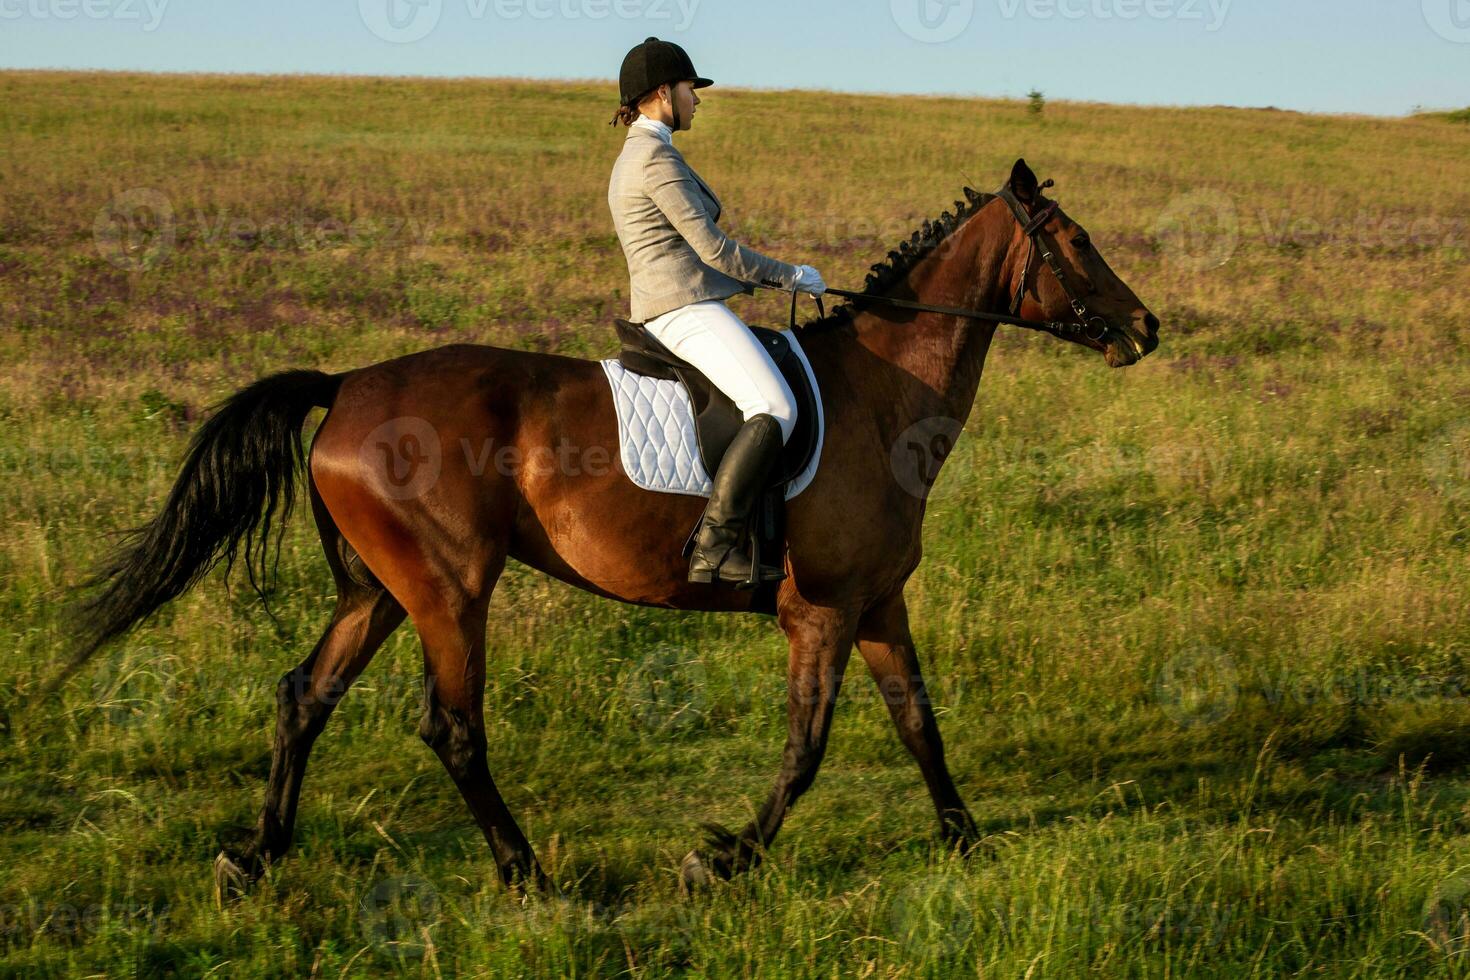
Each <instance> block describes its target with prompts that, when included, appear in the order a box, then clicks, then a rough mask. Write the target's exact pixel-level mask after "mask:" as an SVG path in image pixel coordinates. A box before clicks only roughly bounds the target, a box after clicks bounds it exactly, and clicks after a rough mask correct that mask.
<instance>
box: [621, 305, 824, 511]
mask: <svg viewBox="0 0 1470 980" xmlns="http://www.w3.org/2000/svg"><path fill="white" fill-rule="evenodd" d="M785 333H786V338H787V339H788V340H790V341H791V349H792V350H793V351H794V352H795V353H796V356H797V357H798V358H800V360H801V366H802V368H803V369H804V370H805V371H806V376H807V379H808V380H809V381H810V382H811V386H812V393H813V394H814V395H815V396H816V398H815V401H816V405H817V420H816V421H817V448H816V451H815V452H813V453H812V458H811V462H809V463H807V465H806V468H805V469H803V470H802V471H801V472H800V473H798V474H797V475H796V478H795V479H793V480H792V481H791V482H790V483H788V484H787V485H786V499H787V500H790V499H791V498H792V497H795V496H796V495H797V494H799V493H801V492H802V491H803V490H805V489H806V488H807V487H808V486H809V485H810V484H811V482H812V478H813V477H814V476H816V474H817V466H818V465H819V464H820V463H821V461H822V439H823V436H824V435H825V430H826V420H825V418H824V417H823V415H822V395H821V392H820V391H819V390H818V388H817V378H816V375H815V374H813V373H812V365H811V362H810V361H808V360H807V359H806V351H804V350H802V349H801V344H800V343H799V342H798V341H797V339H796V335H795V334H794V333H791V332H790V331H786V332H785ZM602 369H603V371H605V372H607V380H608V384H610V385H612V395H613V403H614V404H616V405H617V409H618V443H619V445H620V446H621V447H622V460H623V469H624V470H625V471H626V472H627V474H628V478H629V479H631V480H632V481H633V482H634V483H635V484H637V485H638V486H640V487H642V488H643V489H645V490H656V491H659V492H661V493H682V494H687V495H689V496H692V497H708V496H709V495H710V492H711V490H712V489H713V486H712V484H711V483H710V477H709V474H708V473H706V472H705V469H704V462H703V460H701V459H700V458H699V436H698V435H697V434H696V433H695V431H694V405H693V403H692V402H690V400H689V392H688V391H686V390H685V388H684V386H683V385H681V384H679V383H678V382H677V381H660V380H657V379H655V378H647V377H644V376H643V375H641V374H634V373H633V372H631V371H629V370H627V369H626V368H624V367H623V365H622V364H620V363H619V362H618V361H617V359H616V358H614V359H612V360H607V361H603V362H602Z"/></svg>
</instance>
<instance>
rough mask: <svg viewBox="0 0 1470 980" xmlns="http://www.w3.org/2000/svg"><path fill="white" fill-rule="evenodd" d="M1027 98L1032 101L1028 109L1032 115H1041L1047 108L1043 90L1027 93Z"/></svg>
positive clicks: (1033, 90)
mask: <svg viewBox="0 0 1470 980" xmlns="http://www.w3.org/2000/svg"><path fill="white" fill-rule="evenodd" d="M1026 98H1028V99H1030V100H1031V102H1030V105H1028V106H1027V107H1026V108H1027V110H1028V111H1029V112H1030V113H1031V115H1033V116H1039V115H1041V113H1042V110H1044V109H1045V108H1046V96H1045V95H1044V94H1042V91H1041V89H1036V88H1034V89H1032V90H1031V91H1029V92H1027V93H1026Z"/></svg>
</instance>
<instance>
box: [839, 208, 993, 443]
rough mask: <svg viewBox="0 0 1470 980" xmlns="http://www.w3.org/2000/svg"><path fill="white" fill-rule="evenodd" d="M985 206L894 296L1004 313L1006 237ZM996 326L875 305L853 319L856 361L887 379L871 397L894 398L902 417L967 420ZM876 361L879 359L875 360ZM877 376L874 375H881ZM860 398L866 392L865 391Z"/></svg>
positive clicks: (859, 368) (856, 368)
mask: <svg viewBox="0 0 1470 980" xmlns="http://www.w3.org/2000/svg"><path fill="white" fill-rule="evenodd" d="M991 218H992V216H990V215H987V214H986V213H985V211H982V212H980V213H979V214H977V215H975V216H974V217H973V218H971V219H970V220H969V221H967V222H966V223H965V225H964V226H963V227H961V228H959V229H957V230H956V231H955V232H954V233H953V235H951V238H950V240H949V241H946V242H945V243H944V244H943V245H942V246H940V247H939V248H937V249H935V251H934V252H933V253H931V254H930V255H929V256H928V257H926V258H925V259H924V260H923V261H922V262H920V263H919V264H918V265H917V266H915V267H914V269H913V270H912V271H911V272H910V273H909V275H908V276H907V278H906V280H905V282H903V283H901V284H898V285H896V286H894V287H893V288H892V289H891V290H890V291H889V294H890V295H893V296H895V297H899V298H905V299H917V300H918V301H919V302H921V303H927V304H930V305H938V306H957V307H965V308H969V309H980V310H985V311H992V310H995V311H998V307H999V306H1002V305H1004V302H1005V300H1004V296H1005V292H1006V290H1005V288H1004V285H1003V284H1004V276H1005V266H1006V261H1007V254H1006V253H1007V251H1008V250H1007V247H1006V245H1007V242H1005V241H1003V240H1002V239H1001V238H1000V237H999V234H998V232H999V229H997V228H995V227H992V226H991V223H990V222H991ZM994 332H995V331H994V328H993V326H991V325H988V324H984V323H980V322H977V321H974V320H969V319H965V318H961V317H953V316H945V315H943V314H937V313H910V312H905V311H903V310H898V309H893V308H885V307H882V306H872V307H870V308H869V309H867V310H865V311H864V312H862V313H859V314H857V315H856V316H855V317H854V319H853V326H852V335H851V339H855V340H856V341H857V343H856V345H854V347H855V348H859V349H854V350H852V351H851V355H852V358H853V361H852V363H851V365H850V367H851V370H852V372H853V373H854V374H856V375H858V376H861V375H862V374H863V373H867V374H869V375H873V374H877V373H882V374H885V375H887V376H888V383H887V384H884V385H882V387H883V388H884V389H885V390H884V391H882V392H881V393H880V392H877V391H874V392H871V393H870V394H869V397H872V396H877V397H886V398H889V399H893V400H896V401H897V402H898V404H897V405H894V406H892V407H893V408H895V409H897V414H898V415H899V416H903V417H909V416H911V417H912V419H911V421H916V420H917V419H920V418H927V417H931V416H936V415H945V416H947V417H949V418H953V419H957V420H959V421H961V422H963V421H964V419H965V418H967V417H968V416H969V414H970V408H971V406H972V405H973V404H974V401H975V393H976V391H977V390H978V389H979V387H980V375H981V372H982V371H983V369H984V367H985V355H986V353H987V352H988V351H989V349H990V341H991V337H992V336H993V335H994ZM875 357H876V358H877V359H878V363H875V362H874V361H873V358H875ZM875 381H876V378H875ZM856 394H857V397H858V398H863V397H864V395H865V392H864V391H863V390H862V389H861V388H859V390H858V391H857V392H856Z"/></svg>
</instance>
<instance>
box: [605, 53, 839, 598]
mask: <svg viewBox="0 0 1470 980" xmlns="http://www.w3.org/2000/svg"><path fill="white" fill-rule="evenodd" d="M619 81H620V90H621V94H622V100H623V101H622V105H621V106H620V107H619V109H618V112H617V115H616V116H614V118H613V125H617V124H618V123H619V122H621V123H623V125H625V126H627V127H628V128H629V132H628V136H627V139H626V140H625V141H624V143H623V152H622V154H621V155H620V156H619V157H618V161H617V163H616V165H614V167H613V172H612V181H611V183H610V184H609V186H608V192H607V203H608V206H609V207H610V208H611V209H612V216H613V224H614V226H616V228H617V232H618V240H619V241H620V242H621V243H622V246H623V252H624V254H625V255H626V256H627V259H628V273H629V276H630V278H631V280H632V301H633V319H634V320H635V321H640V322H642V323H643V325H644V328H645V329H647V330H648V332H649V333H651V334H653V336H654V337H655V338H657V339H658V341H659V342H660V343H662V344H663V345H664V346H665V347H667V348H668V349H669V350H671V351H673V352H674V353H675V354H676V355H678V356H679V357H681V358H683V359H684V360H686V361H688V362H689V363H690V364H692V365H694V366H695V367H696V368H698V369H699V370H700V371H702V372H704V374H705V375H706V376H708V378H709V380H710V382H711V383H712V384H714V385H715V386H716V387H717V388H719V389H720V390H721V391H723V392H724V393H725V394H726V395H728V396H729V398H730V400H731V401H732V402H734V403H735V405H736V406H737V407H738V408H739V409H740V411H741V414H742V415H743V416H744V419H745V422H744V424H743V425H742V426H741V428H740V430H739V432H738V433H736V435H735V438H734V439H733V440H732V441H731V443H730V448H729V449H728V450H726V452H725V456H724V459H723V460H722V461H721V463H720V467H719V472H717V473H716V474H714V489H713V492H712V493H711V495H710V500H709V506H708V507H707V508H706V509H705V513H704V519H703V520H702V521H701V522H700V527H699V532H698V534H697V535H696V536H695V548H694V553H693V555H692V556H691V557H690V560H689V581H691V582H714V581H725V582H736V583H739V582H744V581H746V580H747V579H748V578H749V577H750V571H751V569H750V555H749V554H748V552H747V550H746V549H743V548H741V547H740V544H741V539H742V537H743V535H744V531H745V527H746V524H747V522H748V520H749V517H750V513H751V511H752V510H753V508H754V506H755V502H756V499H757V497H758V496H759V494H760V492H761V490H762V489H763V488H764V486H765V482H766V479H767V477H768V476H769V474H770V471H771V468H772V467H773V466H774V465H775V463H776V460H777V458H778V457H779V456H780V454H781V447H782V446H783V445H785V443H786V441H787V440H788V439H790V438H791V430H792V428H793V427H794V426H795V424H796V403H795V399H794V398H793V397H792V394H791V389H790V388H789V387H788V386H787V384H786V380H785V379H784V378H782V377H781V372H780V371H779V370H777V368H776V365H775V363H774V362H773V361H772V360H771V356H770V355H769V354H767V353H766V351H765V349H764V348H763V347H762V346H761V345H760V343H759V342H758V341H757V340H756V339H755V335H754V334H752V333H751V332H750V328H749V327H747V326H746V325H745V324H744V323H743V322H742V321H741V320H740V318H739V317H737V316H736V315H735V314H734V313H732V312H731V311H730V309H729V308H728V307H726V306H725V304H724V302H723V301H724V300H725V299H728V298H729V297H731V296H734V295H735V294H736V293H753V292H754V291H755V284H759V285H763V286H770V287H773V288H778V289H788V290H795V291H801V292H806V293H812V294H814V295H821V294H822V293H823V292H825V291H826V288H827V286H826V284H825V283H824V282H823V281H822V277H821V275H820V274H819V273H818V272H817V270H816V269H813V268H812V267H811V266H809V265H801V266H797V265H788V264H787V263H785V262H778V261H777V260H775V259H772V258H767V257H766V256H764V255H761V254H760V253H758V252H754V251H752V250H750V249H748V248H745V247H744V246H742V245H739V244H736V243H735V242H733V241H731V240H730V239H729V238H728V237H726V235H725V234H724V233H723V232H722V231H720V229H719V227H718V226H717V225H716V222H717V221H718V220H719V217H720V210H721V208H720V201H719V198H717V197H715V194H714V191H712V190H710V188H709V185H708V184H706V183H705V182H704V181H703V180H701V179H700V177H699V175H698V174H696V173H695V172H694V171H693V170H692V169H690V167H689V165H688V164H687V163H685V162H684V157H683V155H682V154H680V152H679V151H678V150H676V149H674V143H673V134H674V133H676V132H679V131H680V130H685V129H688V128H690V125H691V124H692V123H693V121H694V113H695V106H697V105H699V101H700V100H699V96H697V95H695V94H694V90H695V89H697V88H704V87H706V86H708V85H713V84H714V83H713V82H712V81H710V80H709V79H708V78H701V77H699V74H698V73H697V72H696V71H695V70H694V63H693V62H692V61H690V59H689V55H688V54H686V53H685V51H684V49H683V48H681V47H679V45H677V44H673V43H671V42H668V41H660V40H659V39H658V38H653V37H651V38H649V39H648V40H647V41H645V42H643V43H642V44H640V45H638V46H637V47H636V48H634V49H633V50H632V51H630V52H628V56H627V58H625V59H624V60H623V68H622V73H621V78H620V80H619ZM781 577H784V573H783V572H780V571H776V572H774V573H773V574H763V575H762V578H763V579H764V580H767V581H769V580H771V579H772V578H781Z"/></svg>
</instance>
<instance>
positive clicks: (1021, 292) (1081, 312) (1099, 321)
mask: <svg viewBox="0 0 1470 980" xmlns="http://www.w3.org/2000/svg"><path fill="white" fill-rule="evenodd" d="M1055 185H1056V182H1055V181H1052V180H1048V181H1046V182H1045V183H1044V184H1042V185H1041V186H1040V187H1039V188H1038V189H1037V194H1038V195H1039V194H1040V192H1041V191H1044V190H1046V189H1047V188H1048V187H1054V186H1055ZM995 196H996V197H998V198H1000V199H1001V200H1002V201H1005V202H1006V206H1007V207H1009V208H1010V209H1011V214H1014V215H1015V216H1016V220H1017V221H1019V222H1020V223H1021V233H1022V234H1024V235H1025V236H1026V239H1027V241H1028V242H1029V243H1030V244H1029V245H1028V246H1027V248H1026V262H1025V264H1024V265H1022V266H1021V284H1020V285H1019V286H1017V287H1016V295H1015V297H1014V298H1013V299H1012V300H1011V316H1019V315H1020V312H1021V303H1022V302H1023V301H1024V300H1025V298H1026V278H1027V276H1029V275H1030V273H1031V260H1032V259H1034V258H1035V257H1036V252H1037V250H1038V249H1039V250H1040V252H1041V258H1042V261H1044V262H1045V263H1046V264H1047V266H1048V267H1049V268H1050V269H1051V273H1052V275H1054V276H1056V277H1057V282H1058V283H1059V284H1060V285H1061V287H1062V292H1064V293H1066V294H1067V302H1068V303H1070V304H1071V306H1072V312H1073V313H1075V314H1076V315H1077V323H1078V325H1079V326H1081V327H1082V329H1083V336H1085V337H1086V338H1087V339H1088V340H1091V341H1094V342H1099V343H1100V342H1101V341H1102V340H1103V339H1104V338H1105V337H1107V335H1108V324H1107V321H1106V320H1104V319H1103V318H1102V317H1100V316H1098V315H1097V314H1089V313H1088V312H1087V304H1086V303H1084V302H1083V301H1082V297H1081V296H1078V295H1077V292H1076V290H1074V289H1073V288H1072V284H1071V283H1070V282H1068V281H1067V276H1066V274H1065V273H1064V272H1063V271H1062V264H1061V262H1059V261H1058V260H1057V256H1056V253H1055V252H1054V251H1052V249H1051V248H1050V247H1048V246H1047V244H1046V242H1045V241H1043V240H1042V237H1041V230H1042V229H1043V228H1045V227H1046V226H1047V225H1048V224H1049V223H1050V222H1051V219H1052V218H1053V217H1054V216H1055V215H1056V213H1057V208H1058V206H1059V205H1058V204H1057V202H1056V201H1052V202H1051V203H1050V204H1048V205H1047V206H1046V207H1044V208H1042V209H1041V210H1040V211H1038V212H1036V215H1035V217H1030V218H1028V216H1027V214H1026V208H1025V206H1024V205H1023V204H1022V203H1021V201H1020V199H1019V198H1017V197H1016V194H1015V192H1014V191H1012V190H1011V189H1010V187H1002V188H1001V189H1000V190H999V191H997V192H996V195H995ZM1094 329H1096V331H1097V335H1096V336H1093V334H1092V331H1093V330H1094Z"/></svg>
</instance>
